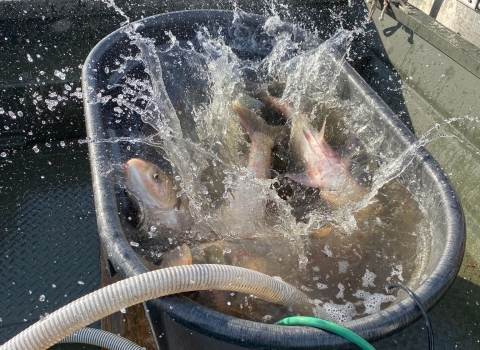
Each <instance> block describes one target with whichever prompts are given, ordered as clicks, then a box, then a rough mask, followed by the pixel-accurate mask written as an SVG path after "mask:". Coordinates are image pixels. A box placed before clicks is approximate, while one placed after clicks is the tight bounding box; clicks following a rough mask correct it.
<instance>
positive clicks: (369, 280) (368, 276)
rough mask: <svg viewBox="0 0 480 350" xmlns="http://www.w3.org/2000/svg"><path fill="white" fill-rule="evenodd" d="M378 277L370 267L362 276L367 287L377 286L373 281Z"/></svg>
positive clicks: (363, 284)
mask: <svg viewBox="0 0 480 350" xmlns="http://www.w3.org/2000/svg"><path fill="white" fill-rule="evenodd" d="M376 277H377V275H376V274H374V273H373V272H371V271H368V269H367V270H366V271H365V274H364V275H363V277H362V286H363V287H365V288H367V287H375V284H374V283H373V281H375V278H376Z"/></svg>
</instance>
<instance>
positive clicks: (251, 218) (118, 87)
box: [88, 11, 428, 321]
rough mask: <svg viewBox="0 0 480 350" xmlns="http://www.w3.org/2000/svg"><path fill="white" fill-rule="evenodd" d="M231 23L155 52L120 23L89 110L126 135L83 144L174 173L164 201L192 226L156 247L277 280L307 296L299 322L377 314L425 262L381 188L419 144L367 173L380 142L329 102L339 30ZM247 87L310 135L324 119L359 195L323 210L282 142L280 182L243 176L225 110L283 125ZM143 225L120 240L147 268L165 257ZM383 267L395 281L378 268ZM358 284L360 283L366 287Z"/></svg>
mask: <svg viewBox="0 0 480 350" xmlns="http://www.w3.org/2000/svg"><path fill="white" fill-rule="evenodd" d="M244 18H245V14H243V13H242V12H240V11H237V12H236V13H235V16H234V21H233V23H232V28H230V29H227V28H207V27H198V28H196V36H195V38H193V39H190V40H179V39H177V38H176V37H175V36H174V35H173V34H172V33H170V32H168V33H165V35H166V36H167V37H168V38H169V40H168V41H167V42H166V43H165V44H163V45H157V46H156V43H155V41H154V40H152V39H149V38H145V37H143V36H142V35H140V34H139V33H140V30H141V26H140V25H139V24H137V23H133V24H127V25H126V26H124V27H123V31H124V33H126V34H127V35H128V38H129V39H130V43H131V44H132V46H133V47H135V48H136V50H130V51H129V53H128V55H127V54H124V55H121V56H120V57H119V58H118V59H117V60H116V62H115V63H114V66H108V67H105V72H109V73H112V74H116V75H115V76H116V78H115V79H112V80H111V83H110V85H109V87H108V88H109V91H108V95H106V94H105V95H101V96H97V100H95V101H92V102H93V103H98V102H101V103H102V104H103V105H104V108H105V110H111V111H113V113H114V114H115V118H116V120H118V122H117V121H115V124H117V125H118V128H117V127H115V128H117V129H118V130H120V129H119V128H124V130H128V131H127V135H126V136H118V134H115V135H111V138H110V139H106V140H88V142H105V141H106V142H111V143H114V144H118V149H119V150H120V152H119V153H120V155H119V156H118V159H117V160H116V161H117V162H118V161H119V160H120V159H123V160H125V161H126V160H128V157H141V158H145V159H148V160H151V161H153V162H156V163H157V164H158V165H162V166H163V168H164V170H165V171H166V172H167V173H169V174H170V175H171V176H172V178H173V179H175V183H176V186H177V187H176V189H177V190H178V192H177V197H178V198H180V199H181V200H182V201H183V202H188V208H189V211H190V213H191V216H192V218H193V221H194V225H193V227H192V228H189V229H188V232H187V234H186V235H183V236H182V237H181V238H179V237H180V236H179V237H178V238H176V237H175V238H173V239H169V244H170V245H171V248H173V247H175V246H177V245H179V244H182V243H187V244H188V245H189V246H190V247H192V254H193V255H194V261H195V259H200V260H201V259H206V260H202V261H205V262H208V261H217V262H218V261H223V262H225V263H232V264H240V265H241V264H247V265H246V266H248V267H250V268H256V269H259V270H261V271H262V272H265V273H268V274H270V275H272V276H279V277H281V278H282V279H284V280H286V281H287V282H290V283H292V284H294V285H296V286H297V287H298V288H301V289H302V290H303V291H305V292H306V293H307V294H309V295H310V296H311V297H312V299H317V302H316V306H315V309H314V310H312V315H313V314H315V315H323V316H325V315H327V317H330V318H331V319H335V320H337V319H338V320H339V321H347V320H351V319H352V318H354V317H359V316H362V315H363V314H369V313H371V312H373V311H372V310H375V311H376V310H379V308H380V305H381V304H383V303H388V302H392V301H393V299H392V297H391V296H388V297H386V296H382V295H381V294H380V293H379V292H381V286H382V285H383V284H384V283H385V281H390V280H392V279H398V278H399V276H400V277H401V278H402V279H405V280H411V281H413V282H412V283H418V282H419V281H420V279H421V278H420V276H421V270H422V268H423V266H416V265H415V259H416V258H418V256H419V255H421V254H425V255H426V254H428V251H427V249H425V243H424V242H423V240H424V239H423V236H424V234H425V232H427V231H428V227H427V224H426V223H423V222H422V217H421V213H420V210H419V208H418V205H417V203H416V202H415V201H414V200H413V198H412V196H411V195H410V193H409V192H408V190H406V189H405V188H404V187H403V186H401V185H400V183H399V182H397V181H396V180H395V179H396V178H397V177H398V176H399V175H400V174H401V173H402V171H403V169H405V168H406V167H407V166H408V165H409V164H410V162H411V161H412V159H413V157H414V156H415V154H416V151H417V150H418V149H419V148H420V147H421V146H423V145H424V144H425V142H426V141H425V140H423V139H421V140H419V141H418V142H417V143H415V144H413V145H412V146H411V147H410V148H409V149H407V150H404V151H403V153H402V154H401V155H400V157H398V154H393V153H392V154H382V155H381V158H382V161H383V163H382V164H380V165H379V163H378V161H377V158H376V155H377V153H378V151H379V149H381V145H382V143H383V142H384V141H385V137H384V136H383V135H377V134H374V133H373V132H372V131H371V130H370V129H369V128H368V127H367V126H366V125H365V122H364V120H365V116H366V115H368V114H369V113H370V111H369V107H368V106H367V105H365V104H364V103H362V102H359V101H358V100H356V99H355V98H354V97H351V98H344V97H343V95H344V94H345V91H343V90H342V89H343V88H342V86H344V84H342V80H343V79H344V77H343V64H344V60H343V58H344V56H345V55H346V54H347V50H348V43H349V41H350V40H351V37H352V35H353V32H352V31H347V30H341V31H339V32H338V33H337V34H336V35H334V36H333V37H332V38H331V39H329V40H327V41H325V42H321V41H320V40H319V39H318V38H316V37H315V36H314V35H312V34H310V33H308V32H306V31H304V30H303V29H301V28H299V27H297V26H293V25H290V24H287V23H284V22H282V21H281V20H280V19H279V18H278V16H273V17H270V18H269V19H267V21H266V22H265V24H264V26H263V28H261V29H262V30H261V31H260V32H258V31H252V29H251V28H249V27H248V26H247V25H246V24H245V23H246V22H245V21H244ZM252 38H255V40H252ZM259 38H260V39H259ZM253 53H254V54H253ZM261 91H264V92H268V93H269V94H270V95H272V96H275V97H278V101H279V103H284V104H285V105H288V106H289V107H290V108H291V109H292V110H294V111H295V113H296V114H295V113H294V117H292V119H293V120H292V121H291V123H292V124H293V125H294V123H296V121H295V118H297V117H295V115H300V114H302V115H305V116H306V120H307V122H308V123H309V124H310V125H311V126H312V127H313V128H315V129H317V130H320V128H321V125H322V123H323V120H324V119H325V118H327V130H326V140H327V142H328V143H329V144H330V145H331V146H332V147H333V148H334V149H335V150H336V151H337V153H339V154H347V155H348V156H346V158H349V159H350V161H351V171H352V176H353V177H354V178H355V180H356V181H357V182H358V184H359V186H360V188H362V189H363V190H364V191H365V193H366V194H365V195H364V196H363V199H362V200H360V201H358V202H354V203H348V204H347V205H344V206H341V207H339V208H337V207H335V206H330V205H329V203H328V202H326V201H325V200H322V199H321V198H320V196H319V195H318V192H319V191H318V190H314V189H310V188H306V187H304V186H301V185H299V184H296V183H295V182H293V181H291V180H288V179H287V178H286V177H284V176H283V175H284V174H285V173H288V172H295V171H298V170H299V168H301V164H300V162H299V160H298V157H296V156H295V153H296V152H295V150H293V149H292V147H293V145H292V144H291V143H290V144H289V142H288V138H287V139H285V140H281V141H280V142H279V143H278V144H277V145H275V146H274V148H273V153H272V154H273V157H272V164H271V168H272V169H273V170H274V173H277V174H280V175H279V176H274V177H273V178H272V179H258V178H255V176H254V175H253V174H252V172H251V171H249V169H248V168H247V164H248V161H249V156H248V154H249V151H250V149H251V148H252V145H251V142H250V140H249V137H248V135H247V133H246V131H245V129H244V128H243V125H242V122H241V120H240V119H239V117H238V116H237V115H236V113H235V112H234V110H233V108H232V105H233V104H234V102H235V101H240V102H241V103H242V104H243V105H245V106H247V107H248V108H249V109H250V110H252V111H254V112H255V113H256V114H258V115H259V116H260V117H261V118H263V119H264V120H265V121H266V122H267V123H269V124H272V125H284V124H287V125H289V123H290V122H286V120H285V119H284V117H283V116H282V115H281V113H278V112H275V111H272V110H271V108H270V107H269V106H267V104H266V102H265V100H262V99H261V98H259V97H258V93H259V92H261ZM135 118H139V119H141V121H142V123H141V124H139V123H136V122H135ZM352 136H353V137H352ZM427 136H428V135H427ZM352 140H353V142H352ZM125 144H128V145H127V146H124V145H125ZM352 144H353V145H354V146H352ZM352 150H353V151H352ZM117 164H118V163H117ZM114 168H115V167H114ZM120 168H121V167H120V166H118V169H113V170H110V169H106V170H105V172H106V173H110V172H111V171H114V172H115V173H116V174H118V178H119V182H120V183H123V178H122V175H120V174H119V171H120V170H119V169H120ZM125 217H129V219H128V220H126V219H125V220H126V222H125V225H126V227H130V228H129V229H128V232H134V230H132V225H131V223H129V221H130V218H131V217H132V215H130V214H129V215H126V216H125ZM145 227H146V230H145V232H144V233H143V235H142V233H139V232H134V233H132V235H131V237H129V240H130V241H132V242H135V246H136V245H137V244H138V247H135V248H136V249H137V251H138V252H139V253H140V254H143V255H144V256H145V257H146V258H148V259H150V260H152V261H153V262H155V263H157V262H158V260H159V258H160V257H161V256H162V254H163V253H165V251H164V250H163V251H162V249H160V248H159V246H158V245H157V244H156V243H155V239H156V237H159V236H160V235H161V234H162V233H161V228H159V227H157V226H156V225H152V224H151V223H146V224H145ZM147 231H148V232H147ZM419 242H420V243H419ZM422 242H423V243H422ZM417 247H419V248H417ZM417 249H418V250H417ZM226 252H228V253H226ZM412 252H416V253H414V254H412ZM195 254H197V255H195ZM208 259H210V260H208ZM212 259H213V260H212ZM420 260H421V261H422V259H420ZM243 266H245V265H243ZM392 266H396V267H397V269H396V270H395V271H397V272H398V271H402V272H401V274H398V273H396V274H395V273H392ZM319 267H320V268H319ZM339 271H340V272H339ZM362 276H363V278H362ZM365 276H367V277H369V278H371V280H368V281H369V282H368V283H367V282H365V280H366V278H367V277H365ZM372 276H374V277H372ZM373 279H375V283H373ZM362 284H363V286H362ZM339 286H341V287H339ZM339 288H340V292H339V291H338V290H339ZM319 291H320V294H319ZM192 298H194V299H196V300H197V301H199V302H202V303H204V304H206V305H209V306H211V307H214V308H217V309H219V310H221V311H224V312H228V313H230V314H233V315H236V316H239V317H248V318H253V319H258V320H260V321H262V320H263V321H264V320H265V318H264V315H265V314H267V315H273V318H277V317H282V315H285V314H288V313H289V311H288V310H284V309H278V310H271V309H269V308H267V306H265V305H263V304H262V302H259V301H256V300H252V299H251V298H248V297H244V296H237V295H235V296H231V295H229V296H225V295H223V296H219V294H215V293H213V294H212V293H210V294H209V293H203V294H200V295H193V296H192ZM332 300H336V301H338V300H340V302H341V303H340V304H335V303H334V302H332ZM227 305H228V307H227ZM265 308H267V309H265Z"/></svg>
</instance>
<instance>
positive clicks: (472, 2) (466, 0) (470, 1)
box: [457, 0, 480, 10]
mask: <svg viewBox="0 0 480 350" xmlns="http://www.w3.org/2000/svg"><path fill="white" fill-rule="evenodd" d="M457 1H458V2H461V3H462V4H464V5H466V6H468V7H470V8H471V9H472V10H476V9H477V6H478V3H479V2H480V0H457Z"/></svg>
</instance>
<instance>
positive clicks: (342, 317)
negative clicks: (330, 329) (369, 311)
mask: <svg viewBox="0 0 480 350" xmlns="http://www.w3.org/2000/svg"><path fill="white" fill-rule="evenodd" d="M313 313H314V315H315V317H318V318H327V319H330V320H331V321H334V322H338V323H342V322H348V321H351V320H352V318H353V316H356V315H357V310H355V306H354V305H353V304H352V303H351V302H347V303H346V304H344V305H340V304H335V303H333V302H332V301H330V302H328V303H324V304H323V305H320V303H317V301H316V300H315V308H314V310H313Z"/></svg>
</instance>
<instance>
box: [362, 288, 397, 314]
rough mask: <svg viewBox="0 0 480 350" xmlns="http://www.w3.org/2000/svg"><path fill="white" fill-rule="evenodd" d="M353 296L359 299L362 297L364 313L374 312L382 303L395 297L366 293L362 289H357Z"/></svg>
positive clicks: (378, 309)
mask: <svg viewBox="0 0 480 350" xmlns="http://www.w3.org/2000/svg"><path fill="white" fill-rule="evenodd" d="M353 296H354V297H357V298H359V299H363V305H364V306H365V313H366V314H374V313H377V312H379V311H380V307H381V304H382V303H387V302H390V301H394V300H395V297H394V296H393V295H385V294H380V293H374V294H371V293H368V292H365V291H364V290H361V289H360V290H357V291H356V292H355V294H353Z"/></svg>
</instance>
